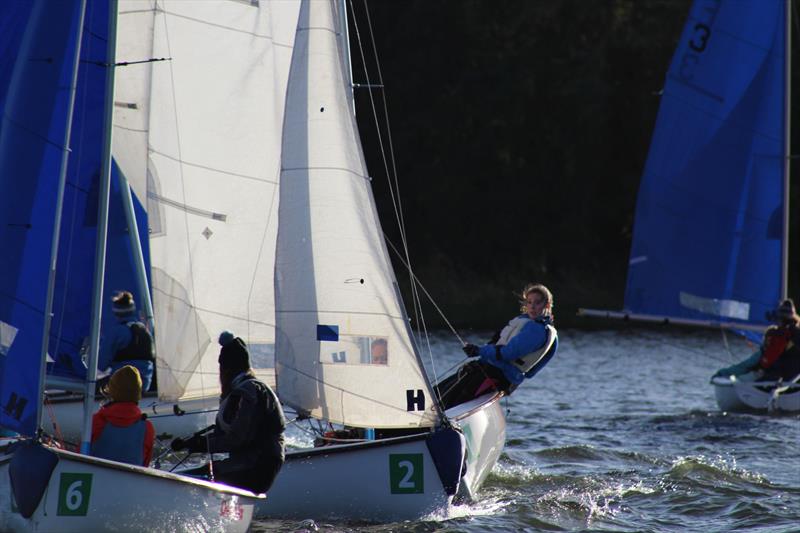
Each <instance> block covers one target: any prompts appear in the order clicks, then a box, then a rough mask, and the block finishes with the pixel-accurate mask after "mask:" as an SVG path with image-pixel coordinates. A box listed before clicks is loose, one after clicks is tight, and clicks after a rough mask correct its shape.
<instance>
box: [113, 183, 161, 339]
mask: <svg viewBox="0 0 800 533" xmlns="http://www.w3.org/2000/svg"><path fill="white" fill-rule="evenodd" d="M119 187H120V194H121V195H122V206H123V208H124V210H125V221H126V222H127V224H128V237H129V238H130V241H131V251H132V252H133V266H134V268H135V269H136V284H137V285H138V287H137V288H138V289H139V294H140V296H141V300H142V309H143V310H144V315H145V322H146V323H147V327H148V329H149V330H150V331H151V332H154V331H155V324H154V322H153V301H152V299H151V298H150V285H149V284H148V283H147V267H146V266H145V264H144V253H143V252H142V241H140V240H139V238H140V236H139V226H138V225H137V224H136V212H135V211H134V209H133V197H132V196H131V186H130V184H129V183H128V178H126V177H125V175H124V174H123V173H122V172H121V171H120V172H119Z"/></svg>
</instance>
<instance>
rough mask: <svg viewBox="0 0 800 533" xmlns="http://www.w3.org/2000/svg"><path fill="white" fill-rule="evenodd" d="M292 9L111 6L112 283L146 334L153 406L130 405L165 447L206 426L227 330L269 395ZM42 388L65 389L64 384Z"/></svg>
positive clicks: (66, 407)
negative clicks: (139, 315)
mask: <svg viewBox="0 0 800 533" xmlns="http://www.w3.org/2000/svg"><path fill="white" fill-rule="evenodd" d="M298 10H299V2H297V1H280V2H270V1H261V2H234V1H205V0H199V1H186V0H181V1H169V0H151V1H140V0H122V1H120V3H119V25H118V26H119V35H118V40H117V55H118V57H119V62H120V63H121V64H122V66H120V67H118V68H117V71H118V72H117V84H116V96H115V107H114V114H113V125H114V140H113V147H112V154H113V157H114V168H113V171H114V180H113V182H112V183H113V185H114V186H115V187H116V189H115V190H114V191H112V208H111V214H112V216H114V215H116V216H117V217H118V219H119V220H118V221H117V224H116V225H115V226H114V225H112V227H111V228H110V230H111V232H112V237H117V241H113V240H112V241H111V244H112V245H115V246H116V247H115V248H114V249H115V250H119V251H118V252H117V253H116V254H115V255H113V256H112V257H110V258H109V267H108V270H109V271H110V274H109V276H111V275H114V276H116V278H114V279H107V283H108V286H109V287H110V288H111V289H112V290H116V289H127V290H131V291H132V292H133V293H134V295H135V300H136V301H137V302H138V303H139V304H140V308H141V309H142V310H143V315H144V316H143V320H144V321H145V322H146V323H148V324H149V325H151V327H152V328H153V329H152V330H153V332H154V338H155V344H156V373H155V382H156V387H155V390H156V396H152V395H151V396H150V397H145V398H143V399H142V401H141V402H140V407H141V409H142V410H143V411H144V412H146V413H147V414H148V415H149V419H150V420H151V421H152V422H153V424H154V425H155V427H156V432H157V434H158V435H160V436H161V437H164V438H169V437H173V436H183V435H187V434H191V433H193V432H195V431H197V430H198V429H201V428H204V427H207V426H208V425H210V424H212V423H213V422H214V417H215V414H216V409H217V406H218V403H219V394H220V391H219V383H218V369H217V356H218V354H219V346H218V345H217V343H216V339H217V336H218V335H219V333H220V332H221V331H223V330H232V331H234V332H236V334H237V335H239V336H241V337H242V338H243V339H245V340H246V341H247V343H248V346H249V347H250V351H251V360H252V363H253V366H254V368H255V371H256V373H257V374H258V376H259V378H261V379H262V380H264V381H265V382H267V383H270V384H273V385H274V351H275V333H274V331H275V329H274V314H275V313H274V290H273V268H274V254H275V236H276V234H277V223H278V216H277V215H278V212H277V210H278V190H277V184H278V182H279V178H280V153H281V133H280V132H281V126H282V121H283V108H284V103H285V93H286V89H285V88H286V83H287V78H288V70H289V64H290V61H291V55H292V46H293V41H294V34H295V28H296V26H297V15H298ZM125 193H127V197H129V199H128V200H127V201H123V200H121V199H120V198H121V197H122V195H124V194H125ZM114 202H117V205H119V207H118V208H115V207H114ZM126 206H127V207H126ZM134 234H136V235H138V237H134V238H130V237H132V236H133V235H134ZM129 241H130V242H129ZM137 246H138V247H139V248H140V250H139V251H138V253H137V251H136V249H135V248H136V247H137ZM133 265H140V266H139V267H138V268H134V266H133ZM151 294H152V301H151V298H150V295H151ZM106 315H108V316H109V319H108V320H106V321H104V326H109V325H111V324H110V323H113V320H114V319H113V317H111V316H110V315H111V313H106ZM109 322H110V323H109ZM80 344H81V343H80V341H76V342H75V343H74V345H75V346H67V347H62V350H67V349H70V348H71V349H72V350H73V352H76V351H77V350H78V348H79V346H80ZM73 357H74V354H73ZM48 385H49V388H50V389H54V390H70V389H71V388H72V387H71V385H70V383H69V380H68V379H67V378H64V377H58V376H49V377H48ZM49 400H50V402H49V405H50V411H49V412H50V413H52V417H53V419H54V420H55V421H56V422H57V424H58V429H59V432H60V434H61V435H63V436H64V438H70V437H71V438H74V437H75V436H76V435H77V434H79V431H80V424H79V420H80V411H81V409H80V401H76V398H75V396H74V395H71V394H68V393H54V394H51V395H50V396H49ZM77 400H79V398H77Z"/></svg>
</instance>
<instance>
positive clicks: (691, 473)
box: [253, 330, 800, 532]
mask: <svg viewBox="0 0 800 533" xmlns="http://www.w3.org/2000/svg"><path fill="white" fill-rule="evenodd" d="M560 335H561V336H560V341H561V344H560V349H559V352H558V355H557V356H556V357H555V358H554V359H553V360H552V361H551V362H550V364H549V365H548V366H547V367H546V368H545V369H544V370H542V372H540V373H539V374H538V375H537V376H536V377H535V378H533V379H532V380H529V381H527V382H526V383H525V384H524V385H522V386H521V387H520V388H519V389H518V390H517V391H516V392H515V393H514V395H513V396H511V397H510V398H509V399H508V400H507V403H506V406H507V409H508V415H507V418H508V441H507V443H506V448H505V452H504V454H503V455H502V457H501V459H500V461H499V462H498V464H497V466H496V467H495V468H494V470H493V472H492V474H491V475H490V476H489V478H488V480H487V482H486V484H485V485H484V487H483V489H482V491H481V494H480V500H479V501H477V502H475V503H473V504H471V505H462V506H456V507H454V508H453V509H452V511H451V513H450V516H449V517H447V518H443V517H430V518H428V519H425V520H419V521H415V522H404V523H397V524H379V525H378V524H359V523H345V522H330V521H325V520H316V519H315V517H314V516H313V513H311V512H310V513H309V516H308V520H306V521H304V522H298V521H269V520H263V521H257V522H255V523H254V525H253V531H257V532H265V531H270V532H271V531H315V530H318V531H324V532H328V531H330V532H334V531H342V532H357V531H358V532H360V531H364V532H388V531H395V532H397V531H409V532H412V531H413V532H425V531H459V532H462V531H463V532H483V531H514V532H516V531H637V532H638V531H705V532H712V531H713V532H716V531H736V530H739V531H745V530H746V531H775V532H779V531H780V532H789V531H800V460H799V459H800V416H766V415H765V416H756V415H746V414H726V413H722V412H720V411H719V410H718V409H717V405H716V402H715V400H714V393H713V389H712V387H711V386H710V385H709V384H708V379H709V377H710V376H711V374H712V373H713V372H714V371H715V370H716V369H717V368H720V367H722V366H725V365H728V364H730V363H731V362H733V361H734V360H738V359H742V358H744V357H745V356H746V355H748V354H749V353H751V351H752V347H751V346H747V345H746V344H745V343H744V342H743V341H739V340H736V339H733V338H729V339H728V342H729V349H726V346H725V343H724V342H723V338H722V336H721V335H720V334H719V333H707V332H689V333H682V332H681V333H669V332H665V331H664V330H649V331H645V330H625V331H619V332H611V331H605V332H582V331H561V332H560ZM485 337H486V336H485V335H481V336H478V335H476V336H474V337H471V338H468V339H467V340H468V341H473V342H480V341H481V340H482V339H484V338H485ZM431 347H432V353H433V357H434V358H435V360H436V361H437V364H436V366H437V368H438V369H439V371H440V372H442V371H443V370H446V369H447V368H450V367H451V366H452V365H453V364H455V363H456V362H457V361H459V360H460V359H461V356H460V355H459V353H460V352H457V351H456V350H457V349H458V344H457V343H456V342H455V341H454V340H451V339H450V338H448V337H444V336H437V337H435V338H433V339H432V345H431ZM729 350H730V351H729ZM293 438H296V439H302V437H293Z"/></svg>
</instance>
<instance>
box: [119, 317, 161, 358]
mask: <svg viewBox="0 0 800 533" xmlns="http://www.w3.org/2000/svg"><path fill="white" fill-rule="evenodd" d="M125 325H126V326H128V329H129V330H130V332H131V342H129V343H128V345H127V346H126V347H124V348H122V349H120V350H117V353H115V354H114V361H131V360H142V361H155V359H156V358H155V354H154V352H153V337H152V335H150V332H149V331H147V328H146V327H144V324H142V323H141V322H135V321H133V322H128V323H126V324H125Z"/></svg>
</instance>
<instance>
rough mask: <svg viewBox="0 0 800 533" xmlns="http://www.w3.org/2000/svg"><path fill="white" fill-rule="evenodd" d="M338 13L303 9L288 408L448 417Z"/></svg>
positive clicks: (294, 112) (332, 417)
mask: <svg viewBox="0 0 800 533" xmlns="http://www.w3.org/2000/svg"><path fill="white" fill-rule="evenodd" d="M339 15H340V14H338V13H336V12H335V10H334V7H333V3H332V2H313V1H312V2H309V1H304V2H303V3H302V6H301V8H300V17H299V21H298V25H297V37H296V39H295V50H294V55H293V57H292V65H291V73H290V79H289V86H288V95H287V101H286V117H285V121H284V127H283V154H282V156H283V160H282V171H281V187H280V217H279V218H280V225H279V231H278V247H277V257H276V266H275V294H276V297H275V298H276V302H275V304H276V325H277V331H278V333H277V365H276V371H277V382H278V395H279V396H280V398H281V400H282V401H283V402H284V403H286V404H288V405H291V406H293V407H295V408H296V409H298V410H299V411H301V412H307V413H309V414H310V415H312V416H314V417H316V418H322V419H325V420H329V421H331V422H338V423H342V424H346V425H351V426H359V427H419V426H430V425H432V424H433V423H434V422H435V420H436V418H437V416H436V408H435V405H434V403H435V402H434V398H433V395H432V394H431V389H430V386H429V384H428V382H427V380H426V377H425V374H424V372H423V370H422V367H421V364H420V362H419V359H418V357H417V355H416V353H415V351H414V347H413V344H412V341H411V338H410V334H409V331H408V323H407V320H406V319H405V318H404V312H403V309H402V306H401V304H400V298H399V292H398V290H397V283H396V280H395V277H394V273H393V271H392V269H391V266H390V262H389V260H388V254H387V252H386V248H385V243H384V241H383V234H382V232H381V227H380V223H379V221H378V216H377V213H376V211H375V202H374V199H373V197H372V190H371V188H370V185H369V179H370V178H369V176H368V174H367V170H366V166H365V163H364V158H363V155H362V152H361V144H360V141H359V138H358V131H357V128H356V125H355V120H354V118H353V114H352V94H351V90H350V84H349V80H348V79H346V78H345V75H344V72H345V70H344V67H343V61H342V57H343V55H342V51H341V47H340V39H341V38H342V37H341V35H340V34H339V33H338V28H339V27H340V26H339V25H338V24H337V16H339Z"/></svg>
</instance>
